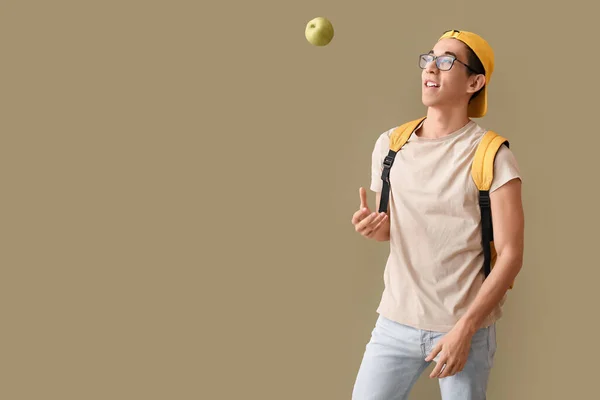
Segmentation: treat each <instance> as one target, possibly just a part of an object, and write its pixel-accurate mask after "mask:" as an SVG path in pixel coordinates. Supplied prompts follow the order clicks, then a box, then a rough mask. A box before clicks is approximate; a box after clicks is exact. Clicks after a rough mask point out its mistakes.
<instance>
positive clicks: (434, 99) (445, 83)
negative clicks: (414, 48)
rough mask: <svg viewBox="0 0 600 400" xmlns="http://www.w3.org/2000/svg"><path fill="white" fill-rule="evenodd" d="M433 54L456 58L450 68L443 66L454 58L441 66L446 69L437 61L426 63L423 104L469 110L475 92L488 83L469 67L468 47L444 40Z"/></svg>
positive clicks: (422, 75) (434, 49)
mask: <svg viewBox="0 0 600 400" xmlns="http://www.w3.org/2000/svg"><path fill="white" fill-rule="evenodd" d="M430 54H431V55H433V56H437V57H440V56H442V55H448V56H452V57H454V58H455V59H456V60H455V61H454V63H453V64H452V67H451V68H450V69H449V70H447V71H444V70H442V69H444V68H445V67H448V66H449V65H450V63H451V61H452V60H451V59H448V60H447V61H446V62H443V63H442V65H440V66H441V67H442V69H439V68H438V67H437V65H436V62H435V61H431V62H429V63H428V64H427V65H426V66H425V68H424V69H423V71H422V74H421V80H422V101H423V104H424V105H425V106H427V107H435V108H448V109H453V108H460V107H464V109H466V108H467V105H468V103H469V99H470V98H471V96H472V95H473V93H475V92H477V91H478V90H479V89H481V88H482V87H483V85H484V84H485V76H484V75H482V74H477V73H475V72H474V71H472V70H470V69H469V67H468V66H467V65H468V64H469V62H468V61H469V57H468V48H467V46H466V45H465V44H464V43H463V42H461V41H460V40H457V39H452V38H448V39H442V40H440V41H439V42H437V43H436V45H435V46H434V48H433V49H432V50H431V51H430ZM421 62H423V60H421ZM438 62H439V60H438ZM464 64H467V65H464ZM479 72H481V71H479Z"/></svg>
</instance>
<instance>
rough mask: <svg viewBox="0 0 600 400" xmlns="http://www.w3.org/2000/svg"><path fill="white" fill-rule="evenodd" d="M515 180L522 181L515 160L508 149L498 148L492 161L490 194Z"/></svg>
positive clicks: (504, 147)
mask: <svg viewBox="0 0 600 400" xmlns="http://www.w3.org/2000/svg"><path fill="white" fill-rule="evenodd" d="M515 178H516V179H520V180H522V177H521V171H520V170H519V164H518V163H517V159H516V157H515V155H514V154H513V152H512V151H511V150H510V149H509V148H508V147H506V146H500V149H499V150H498V152H497V153H496V159H495V160H494V179H493V180H492V185H491V187H490V193H492V192H494V191H495V190H497V189H499V188H500V187H502V186H503V185H504V184H506V183H508V182H509V181H511V180H513V179H515Z"/></svg>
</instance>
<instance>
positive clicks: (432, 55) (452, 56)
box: [419, 53, 485, 75]
mask: <svg viewBox="0 0 600 400" xmlns="http://www.w3.org/2000/svg"><path fill="white" fill-rule="evenodd" d="M423 56H427V57H431V58H432V60H431V61H429V62H427V63H426V64H425V67H421V58H422V57H423ZM441 57H448V58H450V59H451V60H452V63H451V64H450V68H448V69H441V68H440V66H439V65H438V61H437V60H438V59H439V58H441ZM455 61H458V62H459V63H460V64H462V65H464V66H465V67H467V68H468V69H469V70H471V71H472V72H473V73H474V74H481V75H485V74H483V73H481V72H477V71H475V70H474V69H473V68H472V67H471V66H470V65H469V64H467V63H464V62H462V61H460V60H459V59H458V58H457V57H456V56H455V55H453V54H442V55H439V56H436V55H435V54H432V53H425V54H420V55H419V68H421V69H425V68H427V65H428V64H429V63H431V62H435V66H436V68H437V69H439V70H440V71H450V70H451V69H452V67H453V66H454V62H455Z"/></svg>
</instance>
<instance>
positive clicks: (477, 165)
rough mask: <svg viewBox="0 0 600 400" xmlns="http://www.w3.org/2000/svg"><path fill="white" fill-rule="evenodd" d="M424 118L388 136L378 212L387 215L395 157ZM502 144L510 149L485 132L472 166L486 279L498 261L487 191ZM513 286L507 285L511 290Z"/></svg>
mask: <svg viewBox="0 0 600 400" xmlns="http://www.w3.org/2000/svg"><path fill="white" fill-rule="evenodd" d="M424 119H425V117H423V118H419V119H416V120H413V121H409V122H407V123H405V124H403V125H400V126H399V127H397V128H396V129H394V131H393V132H392V134H391V135H390V149H389V152H388V155H387V156H386V157H385V159H384V160H383V171H382V173H381V179H382V180H383V189H382V192H381V203H380V205H379V212H387V210H388V202H389V196H390V180H389V177H390V170H391V168H392V165H393V164H394V159H395V157H396V154H397V153H398V151H400V150H401V149H402V147H403V146H404V144H405V143H406V142H407V141H408V138H409V137H410V135H411V134H412V133H413V131H414V130H415V129H416V128H417V126H419V124H420V123H421V122H422V121H423V120H424ZM502 145H506V147H509V146H510V145H509V142H508V140H507V139H505V138H503V137H502V136H500V135H498V134H497V133H496V132H493V131H487V132H486V133H485V134H484V136H483V138H482V139H481V141H480V143H479V145H478V147H477V150H476V152H475V157H474V159H473V163H472V166H471V177H472V178H473V181H474V182H475V185H476V186H477V188H478V189H479V208H480V210H481V238H482V246H483V255H484V263H483V270H484V274H485V277H487V276H488V275H489V273H490V272H491V270H492V268H494V265H495V263H496V258H497V254H496V249H495V247H494V229H493V226H492V210H491V203H490V192H489V190H490V187H491V185H492V180H493V178H494V159H495V158H496V153H497V152H498V150H499V149H500V146H502ZM513 284H514V283H513ZM513 284H511V286H510V288H511V289H512V287H513Z"/></svg>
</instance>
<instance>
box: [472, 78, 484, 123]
mask: <svg viewBox="0 0 600 400" xmlns="http://www.w3.org/2000/svg"><path fill="white" fill-rule="evenodd" d="M468 113H469V117H471V118H481V117H483V116H484V115H485V114H486V113H487V85H485V86H484V87H483V89H482V90H481V93H479V94H478V95H477V97H475V99H473V101H472V102H471V103H470V104H469V108H468Z"/></svg>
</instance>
